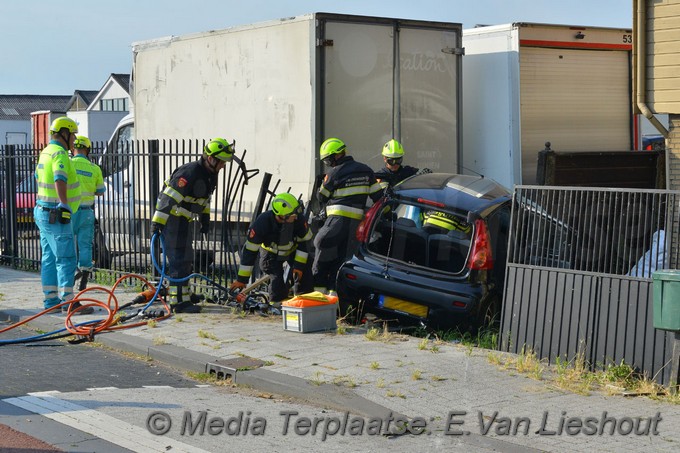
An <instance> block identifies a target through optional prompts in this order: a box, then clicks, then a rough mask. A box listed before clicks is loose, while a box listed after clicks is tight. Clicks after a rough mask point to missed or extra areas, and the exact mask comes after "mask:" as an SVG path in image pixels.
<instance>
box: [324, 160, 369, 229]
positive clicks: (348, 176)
mask: <svg viewBox="0 0 680 453" xmlns="http://www.w3.org/2000/svg"><path fill="white" fill-rule="evenodd" d="M369 196H370V197H371V199H372V200H373V201H374V202H375V201H378V200H379V199H380V197H381V196H382V188H381V187H380V184H378V182H377V181H376V179H375V174H374V173H373V170H371V168H370V167H369V166H368V165H365V164H362V163H361V162H357V161H355V160H354V158H353V157H352V156H344V157H341V158H340V159H338V161H337V165H336V166H335V167H333V168H331V169H330V170H329V171H328V173H326V177H325V178H324V180H323V183H322V184H321V188H320V189H319V193H318V198H319V202H320V203H321V205H322V206H323V205H324V204H325V205H326V215H328V216H332V215H335V216H342V217H349V218H351V219H358V220H361V219H362V218H363V216H364V209H365V207H366V198H368V197H369Z"/></svg>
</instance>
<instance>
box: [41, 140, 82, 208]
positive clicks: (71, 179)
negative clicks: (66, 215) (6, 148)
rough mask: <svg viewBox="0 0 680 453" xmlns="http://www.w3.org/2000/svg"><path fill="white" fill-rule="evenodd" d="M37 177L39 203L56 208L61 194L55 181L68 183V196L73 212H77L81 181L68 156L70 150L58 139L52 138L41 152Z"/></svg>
mask: <svg viewBox="0 0 680 453" xmlns="http://www.w3.org/2000/svg"><path fill="white" fill-rule="evenodd" d="M35 179H36V182H37V183H38V193H37V194H36V200H37V204H38V205H40V206H42V207H46V208H54V207H55V206H57V205H58V204H59V195H58V194H57V189H56V187H55V186H54V183H55V181H58V180H59V181H64V182H65V183H66V198H67V199H68V200H67V201H68V205H69V207H70V208H71V212H76V211H77V210H78V207H79V206H80V182H79V181H78V177H77V175H76V170H75V168H74V167H73V165H72V164H71V159H69V157H68V151H67V150H66V148H64V147H63V146H62V145H61V144H60V143H59V142H58V141H56V140H51V141H50V144H49V145H47V146H46V147H45V149H43V150H42V152H41V153H40V157H39V159H38V166H37V167H36V169H35Z"/></svg>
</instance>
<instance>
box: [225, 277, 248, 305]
mask: <svg viewBox="0 0 680 453" xmlns="http://www.w3.org/2000/svg"><path fill="white" fill-rule="evenodd" d="M245 287H246V284H245V283H243V282H239V281H238V280H236V281H234V282H233V283H232V284H231V286H230V287H229V292H230V293H231V294H232V296H233V297H234V298H235V299H236V302H238V303H241V304H242V303H243V302H245V300H246V295H245V294H242V293H241V291H243V290H244V289H245ZM234 294H235V295H234Z"/></svg>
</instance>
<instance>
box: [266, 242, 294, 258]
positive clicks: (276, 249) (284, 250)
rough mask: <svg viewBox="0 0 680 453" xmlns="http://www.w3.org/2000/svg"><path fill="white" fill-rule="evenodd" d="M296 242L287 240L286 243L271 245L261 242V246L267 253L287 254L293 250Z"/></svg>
mask: <svg viewBox="0 0 680 453" xmlns="http://www.w3.org/2000/svg"><path fill="white" fill-rule="evenodd" d="M295 247H296V244H295V243H294V242H289V243H288V244H283V245H281V244H272V246H271V247H267V246H266V245H264V244H262V248H263V249H265V250H266V251H268V252H269V253H273V254H275V255H278V256H288V255H290V254H291V253H293V251H295Z"/></svg>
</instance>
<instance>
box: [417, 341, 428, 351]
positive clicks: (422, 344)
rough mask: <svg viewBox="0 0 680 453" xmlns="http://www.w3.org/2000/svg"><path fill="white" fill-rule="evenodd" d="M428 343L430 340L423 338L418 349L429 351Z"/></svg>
mask: <svg viewBox="0 0 680 453" xmlns="http://www.w3.org/2000/svg"><path fill="white" fill-rule="evenodd" d="M428 343H429V340H428V339H427V338H423V339H422V340H420V343H418V349H420V350H421V351H425V350H427V345H428Z"/></svg>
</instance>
